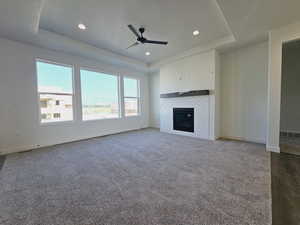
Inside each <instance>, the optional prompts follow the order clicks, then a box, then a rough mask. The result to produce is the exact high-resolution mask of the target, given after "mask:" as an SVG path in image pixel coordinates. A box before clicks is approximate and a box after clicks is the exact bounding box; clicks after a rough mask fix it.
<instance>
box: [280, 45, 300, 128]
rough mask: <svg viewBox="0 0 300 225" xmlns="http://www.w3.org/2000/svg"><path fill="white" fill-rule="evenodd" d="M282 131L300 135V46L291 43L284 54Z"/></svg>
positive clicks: (286, 46)
mask: <svg viewBox="0 0 300 225" xmlns="http://www.w3.org/2000/svg"><path fill="white" fill-rule="evenodd" d="M281 87H282V89H281V116H280V118H281V120H280V131H285V132H293V133H300V104H299V103H300V88H299V87H300V44H299V43H298V42H297V43H290V44H287V45H285V46H284V48H283V52H282V84H281Z"/></svg>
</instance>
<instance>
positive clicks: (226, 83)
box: [221, 42, 268, 143]
mask: <svg viewBox="0 0 300 225" xmlns="http://www.w3.org/2000/svg"><path fill="white" fill-rule="evenodd" d="M267 71H268V43H267V42H263V43H259V44H255V45H251V46H247V47H243V48H240V49H237V50H231V51H229V52H226V53H224V54H222V55H221V106H222V107H221V136H223V137H228V138H234V139H241V140H246V141H253V142H259V143H265V142H266V128H267V123H266V121H267V75H268V72H267Z"/></svg>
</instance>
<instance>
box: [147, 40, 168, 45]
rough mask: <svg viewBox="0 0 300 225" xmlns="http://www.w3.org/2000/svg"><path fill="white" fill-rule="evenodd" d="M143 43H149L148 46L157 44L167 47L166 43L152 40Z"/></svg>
mask: <svg viewBox="0 0 300 225" xmlns="http://www.w3.org/2000/svg"><path fill="white" fill-rule="evenodd" d="M144 43H149V44H157V45H167V44H168V42H167V41H152V40H145V41H144Z"/></svg>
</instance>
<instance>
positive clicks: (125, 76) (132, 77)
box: [122, 75, 141, 118]
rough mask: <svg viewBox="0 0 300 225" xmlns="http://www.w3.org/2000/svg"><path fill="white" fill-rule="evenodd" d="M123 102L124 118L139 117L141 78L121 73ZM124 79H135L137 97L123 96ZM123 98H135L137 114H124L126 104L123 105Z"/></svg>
mask: <svg viewBox="0 0 300 225" xmlns="http://www.w3.org/2000/svg"><path fill="white" fill-rule="evenodd" d="M122 79H123V82H122V83H123V102H124V109H123V110H124V118H130V117H140V116H141V88H140V87H141V80H140V79H139V78H137V77H134V76H130V75H123V77H122ZM125 79H133V80H136V81H137V97H128V96H125V82H124V80H125ZM125 98H129V99H137V114H136V115H128V116H126V106H125Z"/></svg>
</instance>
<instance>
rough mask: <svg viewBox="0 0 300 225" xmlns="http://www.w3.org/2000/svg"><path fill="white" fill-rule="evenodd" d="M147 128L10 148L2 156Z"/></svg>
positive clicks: (0, 151)
mask: <svg viewBox="0 0 300 225" xmlns="http://www.w3.org/2000/svg"><path fill="white" fill-rule="evenodd" d="M145 128H147V127H142V128H131V129H122V130H120V131H115V132H104V133H101V134H98V135H96V136H94V135H93V136H82V137H77V138H68V139H64V140H61V141H56V142H55V143H45V144H39V145H27V146H21V147H13V148H9V149H0V155H8V154H13V153H19V152H26V151H30V150H34V149H39V148H45V147H50V146H55V145H61V144H66V143H71V142H75V141H83V140H88V139H92V138H98V137H102V136H106V135H113V134H119V133H124V132H128V131H135V130H139V129H145Z"/></svg>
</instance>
